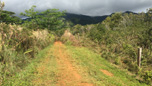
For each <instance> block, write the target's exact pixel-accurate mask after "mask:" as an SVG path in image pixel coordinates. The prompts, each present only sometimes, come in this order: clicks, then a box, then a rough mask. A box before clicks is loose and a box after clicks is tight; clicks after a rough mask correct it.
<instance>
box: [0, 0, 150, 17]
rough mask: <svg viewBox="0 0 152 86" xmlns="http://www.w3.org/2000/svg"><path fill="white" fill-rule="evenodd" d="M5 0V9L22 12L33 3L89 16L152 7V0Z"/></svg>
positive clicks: (43, 7) (45, 7)
mask: <svg viewBox="0 0 152 86" xmlns="http://www.w3.org/2000/svg"><path fill="white" fill-rule="evenodd" d="M1 1H2V2H5V8H4V10H7V11H12V12H15V13H16V14H18V15H19V14H20V13H21V12H24V11H25V10H26V9H30V7H31V6H32V5H36V6H37V8H36V10H38V11H44V10H46V9H53V8H56V9H59V10H61V11H63V10H66V11H67V12H69V13H76V14H83V15H89V16H102V15H109V14H111V13H114V12H125V11H133V12H137V13H138V12H146V9H148V8H152V0H1Z"/></svg>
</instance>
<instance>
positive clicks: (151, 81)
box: [143, 71, 152, 85]
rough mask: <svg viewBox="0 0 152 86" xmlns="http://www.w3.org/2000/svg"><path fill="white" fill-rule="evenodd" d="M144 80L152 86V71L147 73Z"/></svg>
mask: <svg viewBox="0 0 152 86" xmlns="http://www.w3.org/2000/svg"><path fill="white" fill-rule="evenodd" d="M143 79H144V82H145V83H147V84H150V85H152V71H146V72H145V73H144V74H143Z"/></svg>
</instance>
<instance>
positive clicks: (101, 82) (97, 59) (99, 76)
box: [67, 46, 147, 86]
mask: <svg viewBox="0 0 152 86" xmlns="http://www.w3.org/2000/svg"><path fill="white" fill-rule="evenodd" d="M67 49H68V52H69V53H71V57H72V58H73V59H74V62H75V65H76V66H79V68H82V69H83V70H84V71H83V72H82V74H85V73H87V74H88V75H89V76H87V77H86V78H89V79H90V83H93V84H94V85H96V86H147V85H146V84H143V83H139V81H138V80H136V79H135V78H134V77H133V76H131V75H129V74H127V71H124V70H121V69H118V68H117V67H116V66H114V65H113V64H110V63H109V62H107V61H106V60H105V59H104V58H101V56H100V55H98V54H96V53H94V52H92V51H91V50H88V49H87V48H83V47H82V48H79V47H73V46H68V47H67ZM101 69H103V70H107V71H109V72H110V73H112V74H113V75H114V76H112V77H111V76H107V75H105V74H103V73H102V72H101V71H100V70H101ZM83 76H85V75H83Z"/></svg>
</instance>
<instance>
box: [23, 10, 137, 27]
mask: <svg viewBox="0 0 152 86" xmlns="http://www.w3.org/2000/svg"><path fill="white" fill-rule="evenodd" d="M124 13H128V14H129V13H133V14H137V13H134V12H131V11H126V12H123V14H124ZM112 14H114V13H112ZM112 14H111V15H112ZM111 15H104V16H94V17H93V16H87V15H81V14H74V13H66V15H65V16H64V18H65V20H66V21H71V22H72V23H73V24H74V25H76V24H80V25H87V24H97V23H100V22H102V21H103V20H105V19H106V18H107V17H108V16H111ZM22 20H23V23H24V21H25V20H28V21H30V20H31V18H27V17H26V18H22Z"/></svg>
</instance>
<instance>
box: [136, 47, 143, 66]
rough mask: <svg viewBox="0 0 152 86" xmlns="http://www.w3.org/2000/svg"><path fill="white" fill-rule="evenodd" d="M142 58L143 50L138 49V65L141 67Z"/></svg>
mask: <svg viewBox="0 0 152 86" xmlns="http://www.w3.org/2000/svg"><path fill="white" fill-rule="evenodd" d="M141 56H142V48H138V58H137V65H138V67H139V68H140V67H141Z"/></svg>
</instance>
